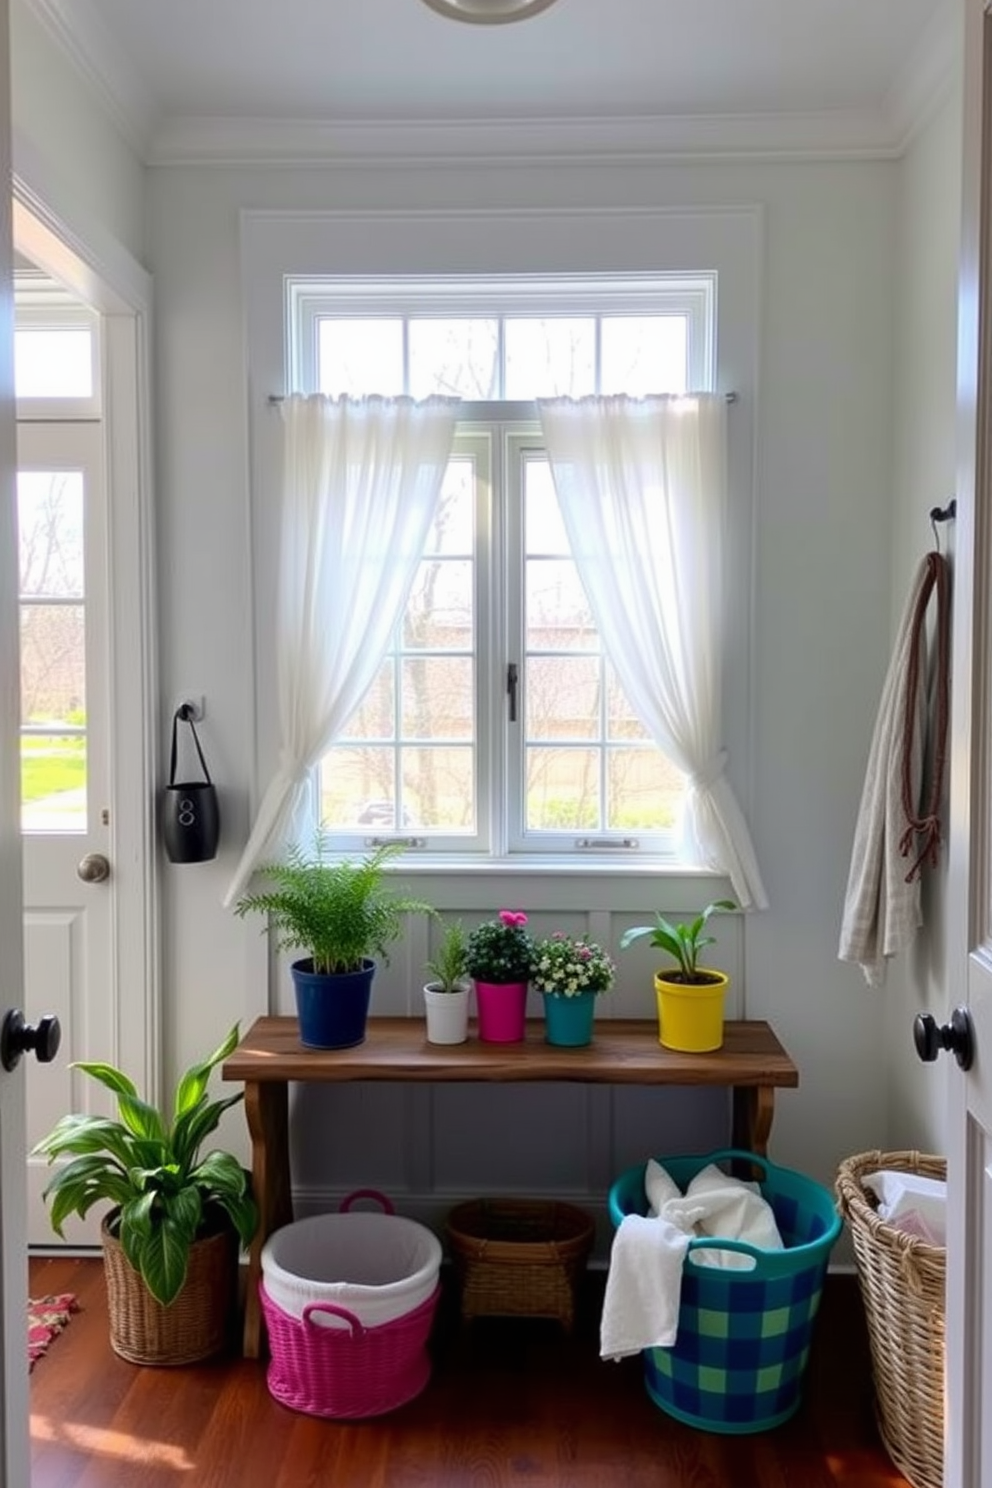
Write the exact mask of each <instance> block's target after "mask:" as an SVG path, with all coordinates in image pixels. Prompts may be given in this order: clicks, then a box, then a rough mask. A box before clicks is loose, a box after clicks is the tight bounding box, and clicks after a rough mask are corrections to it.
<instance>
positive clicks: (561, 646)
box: [525, 558, 599, 651]
mask: <svg viewBox="0 0 992 1488" xmlns="http://www.w3.org/2000/svg"><path fill="white" fill-rule="evenodd" d="M525 604H526V613H527V636H526V643H527V650H528V651H549V650H555V651H563V650H583V651H588V650H596V649H598V645H599V641H598V637H597V635H596V627H595V625H594V624H593V618H592V611H591V610H590V608H589V602H588V600H587V599H586V592H585V590H584V589H583V587H582V585H581V584H580V582H579V576H578V574H577V573H576V571H575V564H574V563H571V562H566V561H565V560H559V559H556V558H528V560H527V573H526V592H525Z"/></svg>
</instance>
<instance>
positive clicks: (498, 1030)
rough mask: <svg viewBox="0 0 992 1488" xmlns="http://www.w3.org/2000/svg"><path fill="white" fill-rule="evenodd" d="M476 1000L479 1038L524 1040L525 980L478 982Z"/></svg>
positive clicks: (507, 1041)
mask: <svg viewBox="0 0 992 1488" xmlns="http://www.w3.org/2000/svg"><path fill="white" fill-rule="evenodd" d="M475 1003H476V1008H477V1009H478V1013H479V1038H480V1039H481V1040H482V1042H483V1043H484V1044H520V1043H523V1038H524V1015H525V1012H526V1009H527V983H526V982H479V981H477V982H476V984H475Z"/></svg>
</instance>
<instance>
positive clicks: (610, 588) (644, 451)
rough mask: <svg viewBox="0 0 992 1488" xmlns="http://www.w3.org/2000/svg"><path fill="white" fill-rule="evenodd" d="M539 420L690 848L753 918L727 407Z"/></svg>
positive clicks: (623, 671)
mask: <svg viewBox="0 0 992 1488" xmlns="http://www.w3.org/2000/svg"><path fill="white" fill-rule="evenodd" d="M538 407H539V409H540V415H541V423H542V425H543V428H544V438H545V443H546V446H547V450H548V458H549V461H550V464H551V470H552V475H553V478H554V484H555V490H556V492H557V495H558V503H559V506H560V508H561V514H562V520H563V522H564V524H565V530H566V533H567V535H568V539H569V542H570V544H571V548H572V554H573V557H574V559H575V563H576V567H577V568H578V572H579V577H580V578H581V580H582V583H583V585H584V587H585V591H586V594H587V596H588V598H589V603H590V605H591V607H592V612H593V616H594V618H595V621H596V625H597V627H598V629H599V633H600V636H601V638H602V641H603V646H604V648H605V650H606V653H607V655H608V656H609V658H610V661H611V663H612V664H613V666H614V667H615V669H616V671H617V674H618V676H619V678H620V681H621V683H622V685H623V687H624V689H625V691H626V693H627V696H628V698H629V699H630V702H631V705H632V706H633V708H634V710H635V712H636V713H637V715H638V717H639V718H640V720H641V722H642V723H643V725H644V727H645V728H646V729H647V730H648V732H649V733H650V735H651V737H652V739H653V740H654V742H655V743H656V744H657V746H658V748H659V749H661V750H662V751H663V752H664V753H665V754H666V755H667V756H668V758H669V759H670V760H672V761H673V763H674V764H675V765H677V766H678V768H679V769H680V770H682V771H683V772H684V774H685V775H686V778H687V782H688V792H687V820H686V823H685V833H686V846H687V848H688V850H689V851H690V853H691V854H692V855H693V857H694V858H695V859H696V860H697V861H698V862H700V863H702V864H703V865H705V866H706V867H709V868H713V869H716V870H719V871H720V872H722V873H725V874H727V876H728V877H729V879H730V882H731V884H732V885H733V889H734V893H735V895H736V897H737V900H738V903H739V904H740V905H741V907H742V908H743V909H749V908H757V909H764V908H766V907H767V903H768V900H767V897H766V895H765V890H764V887H763V885H762V882H761V874H760V872H759V870H758V864H757V859H756V858H755V854H754V849H753V846H752V844H751V837H750V833H749V832H748V828H747V823H746V822H745V820H744V816H743V814H742V812H741V809H740V807H739V805H738V803H737V800H736V798H735V796H734V793H733V790H732V789H731V786H730V782H729V781H728V779H727V776H726V766H727V752H726V750H725V749H724V748H723V746H722V741H721V722H720V695H721V684H722V675H721V673H722V668H721V649H722V633H723V615H722V597H723V547H724V540H725V527H726V487H727V405H726V399H725V398H724V397H723V396H722V395H721V396H718V395H715V394H708V395H700V396H692V397H685V398H681V397H651V398H644V399H634V398H627V397H601V398H582V399H580V400H577V401H574V400H572V399H567V398H564V399H550V400H543V399H542V400H540V401H539V404H538Z"/></svg>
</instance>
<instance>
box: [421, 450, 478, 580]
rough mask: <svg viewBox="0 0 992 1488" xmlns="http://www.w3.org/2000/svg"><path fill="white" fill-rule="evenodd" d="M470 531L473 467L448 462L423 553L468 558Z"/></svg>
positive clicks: (473, 491)
mask: <svg viewBox="0 0 992 1488" xmlns="http://www.w3.org/2000/svg"><path fill="white" fill-rule="evenodd" d="M474 527H475V465H474V463H473V461H471V460H459V459H454V460H450V461H449V462H448V468H447V470H446V471H445V475H444V483H443V485H442V486H441V494H440V496H439V497H438V503H437V510H436V511H435V513H434V520H433V522H432V523H431V530H430V532H429V533H428V534H427V542H426V543H425V545H424V551H425V553H444V554H446V555H448V556H449V557H450V556H453V555H458V554H460V555H463V556H471V553H472V550H473V546H474V543H473V531H474Z"/></svg>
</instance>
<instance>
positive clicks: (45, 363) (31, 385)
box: [14, 326, 93, 398]
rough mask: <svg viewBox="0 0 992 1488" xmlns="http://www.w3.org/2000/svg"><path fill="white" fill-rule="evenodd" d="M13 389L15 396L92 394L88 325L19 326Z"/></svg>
mask: <svg viewBox="0 0 992 1488" xmlns="http://www.w3.org/2000/svg"><path fill="white" fill-rule="evenodd" d="M14 389H15V393H16V396H17V397H18V398H92V396H93V332H92V330H91V329H90V327H89V326H73V327H71V328H68V327H57V326H18V327H17V329H16V330H15V331H14Z"/></svg>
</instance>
